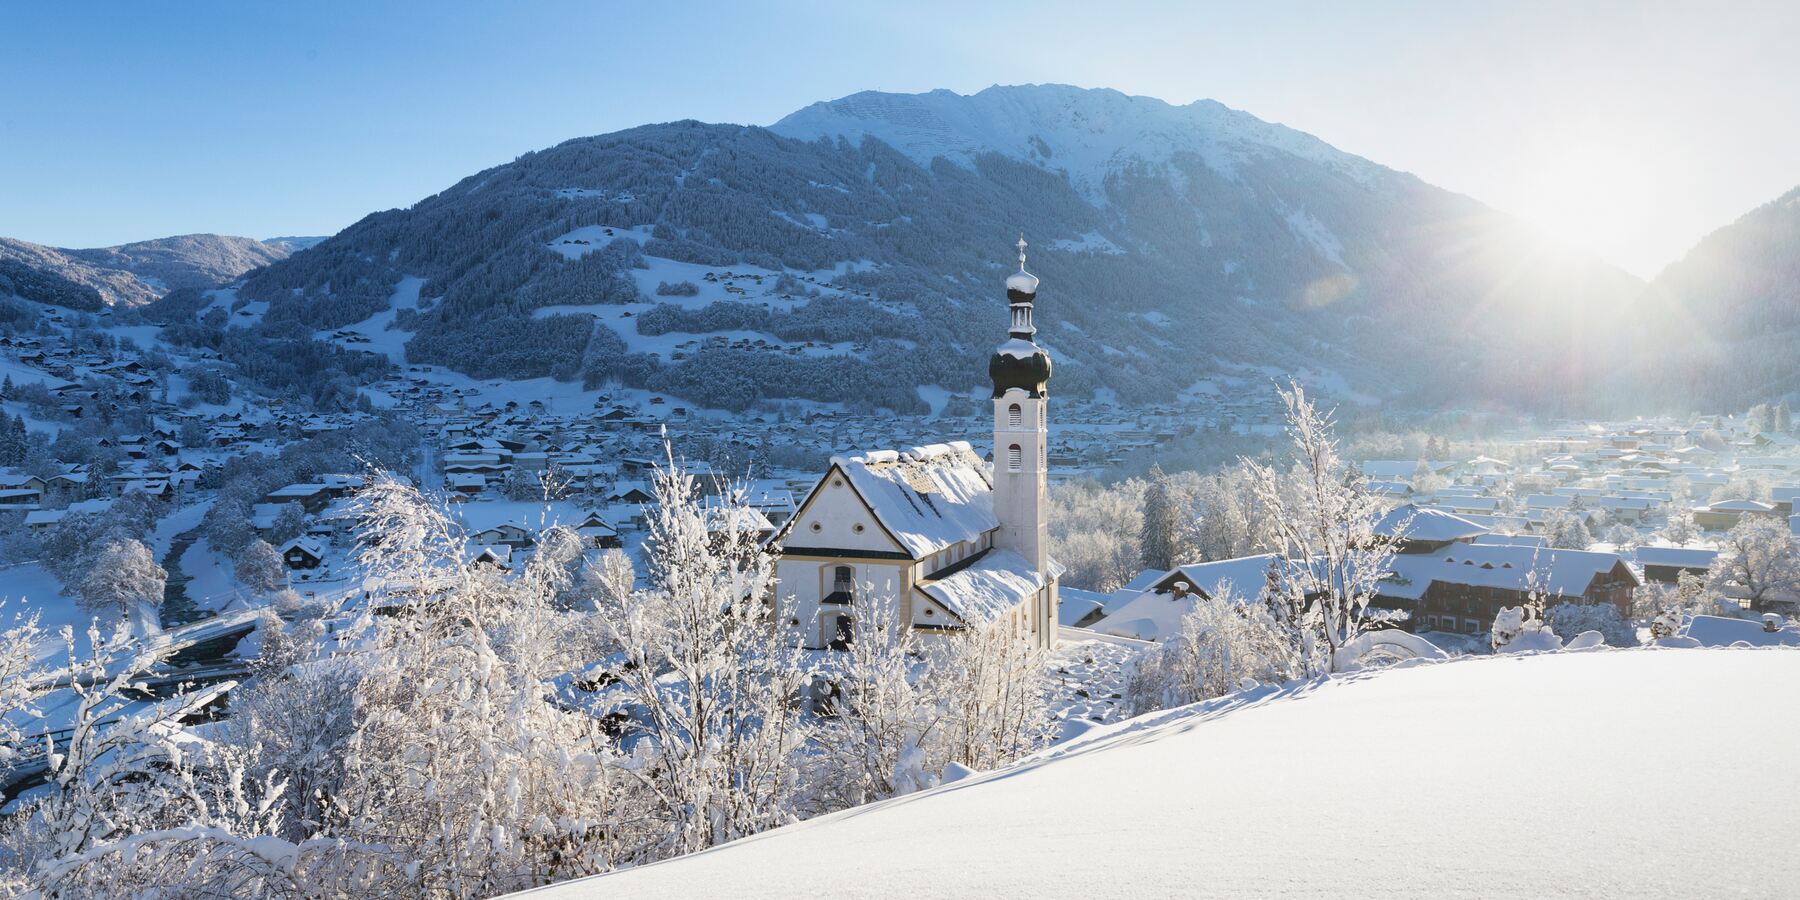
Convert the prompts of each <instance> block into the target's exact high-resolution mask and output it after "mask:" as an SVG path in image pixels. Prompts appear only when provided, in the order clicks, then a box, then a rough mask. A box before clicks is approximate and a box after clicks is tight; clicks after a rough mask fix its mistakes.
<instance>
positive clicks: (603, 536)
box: [575, 512, 620, 548]
mask: <svg viewBox="0 0 1800 900" xmlns="http://www.w3.org/2000/svg"><path fill="white" fill-rule="evenodd" d="M575 533H576V534H578V535H581V540H582V543H584V544H587V545H588V546H589V547H594V548H607V547H618V546H620V542H619V531H618V529H616V528H614V527H613V526H612V524H611V523H609V522H607V521H606V519H604V518H602V517H601V515H600V513H598V512H589V513H588V514H587V515H586V516H585V517H584V518H582V520H581V524H579V525H576V526H575Z"/></svg>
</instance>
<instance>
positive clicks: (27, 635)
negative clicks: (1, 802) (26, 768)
mask: <svg viewBox="0 0 1800 900" xmlns="http://www.w3.org/2000/svg"><path fill="white" fill-rule="evenodd" d="M4 610H5V603H4V602H3V601H0V612H4ZM8 623H9V624H8V627H7V629H6V630H5V631H0V773H4V772H6V771H7V770H8V769H10V768H11V767H12V765H13V763H14V762H15V761H17V759H18V758H19V753H20V750H21V749H22V747H23V741H24V740H25V738H26V736H27V733H28V729H27V727H26V723H27V722H28V721H29V720H30V719H32V718H33V717H34V716H35V714H36V712H37V701H38V698H39V697H41V696H42V695H43V693H44V690H45V687H46V684H45V676H46V675H47V674H48V673H47V672H46V671H44V669H43V667H42V665H41V663H40V662H39V661H38V654H37V648H38V645H39V644H40V643H42V642H43V641H44V639H45V637H46V635H45V634H44V631H43V629H42V628H40V627H39V626H38V614H37V613H36V612H35V611H34V612H32V613H31V614H29V615H26V616H20V615H17V614H14V615H12V616H10V617H8Z"/></svg>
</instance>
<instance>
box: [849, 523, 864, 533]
mask: <svg viewBox="0 0 1800 900" xmlns="http://www.w3.org/2000/svg"><path fill="white" fill-rule="evenodd" d="M850 530H851V531H854V532H856V533H857V534H862V533H863V523H861V522H858V523H856V524H855V525H852V526H850Z"/></svg>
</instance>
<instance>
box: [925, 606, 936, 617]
mask: <svg viewBox="0 0 1800 900" xmlns="http://www.w3.org/2000/svg"><path fill="white" fill-rule="evenodd" d="M925 614H926V615H928V616H935V615H937V610H935V609H932V608H931V607H929V606H928V607H926V608H925Z"/></svg>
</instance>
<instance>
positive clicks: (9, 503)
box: [0, 488, 44, 510]
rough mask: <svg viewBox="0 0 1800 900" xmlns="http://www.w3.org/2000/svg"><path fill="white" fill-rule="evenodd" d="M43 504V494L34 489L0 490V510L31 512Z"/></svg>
mask: <svg viewBox="0 0 1800 900" xmlns="http://www.w3.org/2000/svg"><path fill="white" fill-rule="evenodd" d="M43 502H44V492H43V491H40V490H36V489H34V488H0V509H10V510H19V509H25V510H31V509H37V508H38V506H40V505H42V503H43Z"/></svg>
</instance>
